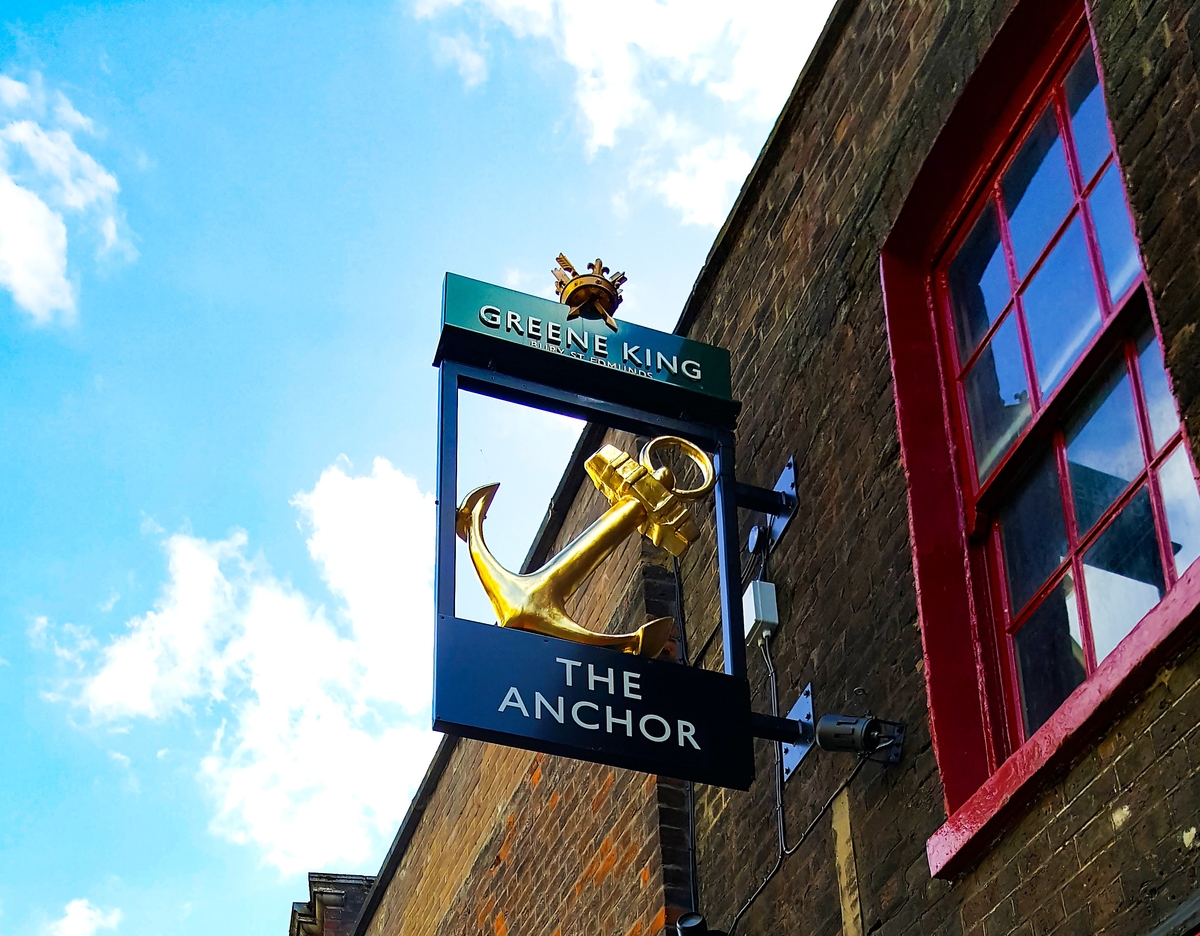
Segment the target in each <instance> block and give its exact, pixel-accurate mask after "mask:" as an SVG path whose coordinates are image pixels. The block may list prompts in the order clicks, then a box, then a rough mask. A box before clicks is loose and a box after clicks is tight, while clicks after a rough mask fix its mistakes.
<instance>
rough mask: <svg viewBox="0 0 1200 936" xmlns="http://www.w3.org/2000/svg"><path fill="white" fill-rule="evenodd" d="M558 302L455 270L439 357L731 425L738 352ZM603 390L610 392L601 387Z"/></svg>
mask: <svg viewBox="0 0 1200 936" xmlns="http://www.w3.org/2000/svg"><path fill="white" fill-rule="evenodd" d="M569 312H570V309H569V308H568V307H567V306H565V305H563V304H562V303H559V302H554V301H552V300H549V299H542V298H540V297H538V296H530V295H528V294H526V293H521V292H517V291H515V290H512V289H505V288H504V287H502V286H493V285H491V284H489V283H482V282H480V281H478V280H473V279H468V278H467V277H465V276H458V275H456V274H454V273H447V274H446V282H445V288H444V294H443V302H442V334H441V339H440V341H439V342H438V353H437V359H436V360H435V362H434V363H435V364H439V363H441V361H442V360H447V359H448V360H456V361H460V362H462V363H466V364H473V365H476V366H482V367H490V368H492V369H496V370H501V371H504V372H506V373H509V374H512V375H514V376H518V377H529V378H536V379H537V380H539V381H541V382H546V383H551V384H555V385H558V386H560V387H562V388H563V389H567V390H571V391H574V392H577V393H582V394H586V395H591V396H599V397H601V398H605V399H613V398H614V396H615V399H614V402H620V403H626V404H628V405H631V406H637V407H639V408H642V409H654V410H659V411H661V412H663V413H665V414H668V415H673V416H681V417H685V418H691V419H699V420H701V421H704V422H708V423H716V424H730V425H732V422H733V419H734V417H735V416H736V414H737V410H738V409H739V404H737V403H735V402H734V401H733V397H732V392H731V387H730V378H729V352H728V351H726V350H725V349H724V348H716V347H713V346H712V345H706V344H701V343H700V342H698V341H692V340H690V339H688V338H684V337H681V336H680V335H672V334H669V333H667V332H660V331H655V330H654V329H652V328H644V327H643V326H641V325H635V324H633V323H632V322H623V321H620V320H619V319H618V320H616V329H615V330H614V329H613V328H611V327H610V326H609V325H607V324H606V323H605V322H604V321H603V320H601V319H593V318H586V317H583V316H579V317H577V318H574V319H570V320H568V318H567V314H568V313H569ZM601 391H603V392H601Z"/></svg>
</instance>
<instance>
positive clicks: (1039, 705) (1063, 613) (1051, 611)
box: [1016, 575, 1087, 737]
mask: <svg viewBox="0 0 1200 936" xmlns="http://www.w3.org/2000/svg"><path fill="white" fill-rule="evenodd" d="M1016 645H1017V674H1018V677H1019V679H1020V682H1021V708H1022V709H1023V710H1024V714H1025V737H1029V736H1030V735H1032V734H1033V733H1034V732H1035V731H1037V730H1038V729H1039V728H1040V727H1041V726H1042V724H1043V723H1044V722H1045V721H1046V719H1047V718H1049V717H1050V716H1051V715H1053V714H1054V713H1055V711H1057V710H1058V707H1059V706H1060V705H1062V703H1063V700H1065V699H1066V697H1067V696H1069V695H1070V694H1071V693H1072V692H1073V691H1074V689H1075V687H1076V686H1078V685H1079V684H1080V683H1081V682H1083V680H1084V679H1085V678H1086V677H1087V666H1086V664H1085V663H1084V661H1083V641H1082V639H1081V638H1080V636H1079V615H1078V612H1077V611H1076V606H1075V589H1074V583H1073V582H1072V581H1071V576H1070V575H1065V576H1063V580H1062V581H1061V582H1059V584H1058V587H1057V588H1055V589H1054V591H1052V592H1051V593H1050V594H1049V595H1048V596H1047V597H1046V600H1045V601H1043V602H1042V604H1041V605H1040V606H1039V607H1038V609H1037V610H1036V611H1034V612H1033V614H1032V615H1031V616H1030V618H1029V620H1028V621H1026V622H1025V625H1024V626H1023V627H1022V628H1021V629H1020V630H1019V631H1017V637H1016Z"/></svg>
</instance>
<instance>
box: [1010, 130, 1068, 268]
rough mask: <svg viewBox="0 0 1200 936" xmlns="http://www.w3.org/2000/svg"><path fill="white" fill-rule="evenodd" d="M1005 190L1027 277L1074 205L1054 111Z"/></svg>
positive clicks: (1026, 147) (1023, 151)
mask: <svg viewBox="0 0 1200 936" xmlns="http://www.w3.org/2000/svg"><path fill="white" fill-rule="evenodd" d="M1002 190H1003V193H1004V204H1005V207H1006V209H1007V211H1008V230H1009V235H1010V237H1011V238H1012V245H1013V254H1014V255H1015V256H1016V260H1017V272H1018V273H1019V274H1020V275H1021V276H1024V275H1025V274H1026V273H1027V272H1028V271H1029V268H1030V267H1031V266H1033V262H1034V261H1035V260H1036V259H1037V258H1038V255H1039V254H1040V253H1041V252H1042V248H1043V247H1045V246H1046V242H1047V241H1049V240H1050V236H1051V235H1052V234H1053V233H1054V232H1055V231H1057V230H1058V226H1059V225H1060V224H1062V222H1063V219H1064V218H1066V216H1067V212H1068V211H1070V210H1071V208H1072V207H1073V206H1074V204H1075V195H1074V193H1073V192H1072V190H1071V179H1070V177H1069V176H1068V175H1067V163H1066V160H1065V158H1064V157H1063V148H1062V141H1061V140H1060V139H1059V137H1058V123H1057V121H1055V119H1054V108H1053V107H1047V108H1046V111H1045V113H1043V114H1042V117H1041V119H1040V120H1039V121H1038V122H1037V124H1036V125H1035V126H1034V128H1033V131H1032V132H1031V133H1030V135H1029V139H1028V140H1026V141H1025V145H1024V146H1022V147H1021V151H1020V153H1018V154H1017V158H1016V159H1015V160H1013V164H1012V166H1010V167H1009V170H1008V172H1007V173H1005V176H1004V182H1003V185H1002Z"/></svg>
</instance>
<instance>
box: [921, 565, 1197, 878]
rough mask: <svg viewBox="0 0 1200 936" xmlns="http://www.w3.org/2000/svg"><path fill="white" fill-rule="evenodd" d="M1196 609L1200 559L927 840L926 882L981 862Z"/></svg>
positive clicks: (1186, 628)
mask: <svg viewBox="0 0 1200 936" xmlns="http://www.w3.org/2000/svg"><path fill="white" fill-rule="evenodd" d="M1198 606H1200V562H1196V563H1193V564H1192V567H1191V568H1190V569H1189V570H1188V571H1187V572H1186V573H1184V575H1183V576H1182V577H1181V578H1180V579H1179V581H1178V582H1177V583H1176V584H1175V587H1174V588H1172V589H1171V592H1170V594H1168V595H1167V597H1166V598H1164V599H1163V600H1162V601H1160V602H1159V603H1158V605H1156V606H1155V607H1154V609H1153V610H1152V611H1150V613H1149V614H1147V615H1146V616H1145V617H1144V618H1143V619H1142V621H1141V623H1140V624H1138V626H1137V627H1135V628H1134V629H1133V631H1132V632H1131V633H1130V634H1129V636H1128V637H1126V638H1125V640H1124V641H1122V642H1121V644H1120V645H1119V646H1118V647H1117V649H1116V650H1114V651H1113V652H1112V653H1111V654H1110V655H1109V656H1108V658H1107V659H1105V661H1104V662H1103V663H1101V664H1100V666H1099V667H1098V668H1097V670H1096V672H1095V673H1093V674H1092V678H1091V679H1089V680H1088V681H1087V682H1085V683H1083V684H1082V685H1081V686H1079V688H1077V689H1076V690H1075V691H1074V692H1073V693H1072V694H1071V695H1070V696H1069V697H1068V698H1067V701H1066V702H1064V703H1063V704H1062V706H1061V707H1060V708H1059V710H1058V711H1057V712H1055V713H1054V714H1053V715H1052V716H1051V717H1050V719H1049V720H1048V721H1047V722H1046V723H1045V724H1044V725H1042V727H1041V728H1039V729H1038V730H1037V732H1036V733H1035V734H1034V735H1033V737H1032V738H1030V739H1029V740H1028V741H1026V742H1025V744H1023V745H1022V746H1021V747H1020V749H1019V750H1017V751H1016V752H1015V753H1014V754H1013V755H1012V756H1011V757H1010V758H1009V759H1008V760H1006V761H1005V762H1004V763H1003V764H1001V765H1000V767H999V769H997V771H996V772H995V773H994V774H992V775H991V776H990V777H989V778H988V779H987V780H986V781H984V783H983V785H982V786H981V787H980V788H979V789H978V790H976V791H975V793H973V794H972V795H971V797H970V798H969V799H968V800H967V801H966V802H965V803H963V804H962V806H960V807H959V808H958V809H957V810H955V812H954V815H952V816H951V817H950V818H949V819H947V820H946V822H945V824H944V825H943V826H942V827H941V828H940V829H938V830H937V831H936V832H935V833H933V835H932V836H930V838H929V840H928V841H927V842H926V843H925V851H926V853H927V855H928V857H929V871H930V873H931V874H932V875H933V876H934V877H936V878H951V877H954V876H955V875H957V874H959V873H960V872H962V871H964V870H966V869H967V868H969V867H970V866H971V865H972V864H974V863H975V861H977V860H978V859H979V858H980V857H982V855H983V854H984V853H985V852H986V851H987V849H988V847H989V846H990V845H991V843H992V842H993V840H994V839H995V837H996V836H997V835H998V834H999V833H1000V831H1001V830H1002V829H1003V828H1004V827H1005V826H1006V825H1007V824H1008V822H1009V821H1010V820H1011V819H1012V818H1014V816H1016V815H1017V814H1018V813H1019V812H1020V810H1021V809H1022V808H1023V807H1024V806H1025V805H1026V804H1027V803H1028V802H1029V800H1030V799H1032V797H1033V796H1034V795H1035V794H1036V793H1037V792H1038V791H1039V790H1040V789H1041V787H1042V783H1043V781H1044V780H1045V779H1046V777H1047V776H1048V775H1050V774H1051V773H1052V772H1053V771H1055V770H1057V769H1058V768H1059V767H1061V766H1062V765H1063V764H1065V763H1066V762H1067V761H1068V760H1069V759H1070V758H1072V757H1073V756H1074V755H1075V754H1076V753H1077V752H1078V751H1079V749H1080V747H1081V746H1082V745H1083V744H1085V743H1086V742H1087V741H1088V740H1089V739H1090V737H1091V733H1092V731H1093V729H1095V728H1096V727H1098V726H1099V725H1100V724H1101V723H1102V722H1103V721H1104V720H1105V719H1107V718H1108V717H1110V716H1111V715H1112V714H1113V712H1114V711H1115V710H1116V709H1117V708H1119V707H1120V706H1121V704H1122V703H1124V702H1125V701H1126V700H1127V699H1128V698H1129V697H1130V695H1131V694H1132V693H1133V692H1135V691H1137V690H1139V689H1141V688H1142V686H1143V684H1144V682H1146V681H1147V680H1148V678H1149V677H1150V676H1152V675H1153V673H1154V670H1155V668H1156V667H1157V665H1158V664H1159V663H1160V662H1161V661H1162V660H1163V659H1164V657H1165V656H1166V654H1167V653H1169V652H1170V651H1171V650H1172V649H1173V648H1174V647H1175V645H1176V644H1177V643H1178V641H1179V640H1180V639H1182V638H1183V637H1184V636H1185V635H1186V633H1188V632H1190V631H1191V630H1192V626H1191V622H1190V618H1191V616H1192V614H1193V613H1194V612H1195V611H1196V609H1197V607H1198ZM1185 622H1187V623H1186V625H1185Z"/></svg>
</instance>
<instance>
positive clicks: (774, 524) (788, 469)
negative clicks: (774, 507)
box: [767, 457, 811, 698]
mask: <svg viewBox="0 0 1200 936" xmlns="http://www.w3.org/2000/svg"><path fill="white" fill-rule="evenodd" d="M775 490H776V491H778V492H779V493H780V494H783V495H785V496H787V497H790V498H791V503H792V509H791V510H789V511H788V512H787V513H782V514H773V515H771V516H769V517H768V518H767V519H768V520H769V521H770V525H771V548H772V549H774V548H775V544H776V543H778V542H779V538H780V537H781V536H783V531H784V530H786V529H787V526H788V524H789V523H791V522H792V517H793V516H794V515H795V513H796V504H797V501H798V499H799V498H798V495H797V494H796V459H795V458H794V457H793V458H789V459H788V460H787V464H786V465H784V466H783V472H782V473H781V474H780V475H779V480H778V481H776V482H775ZM810 698H811V695H810Z"/></svg>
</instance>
